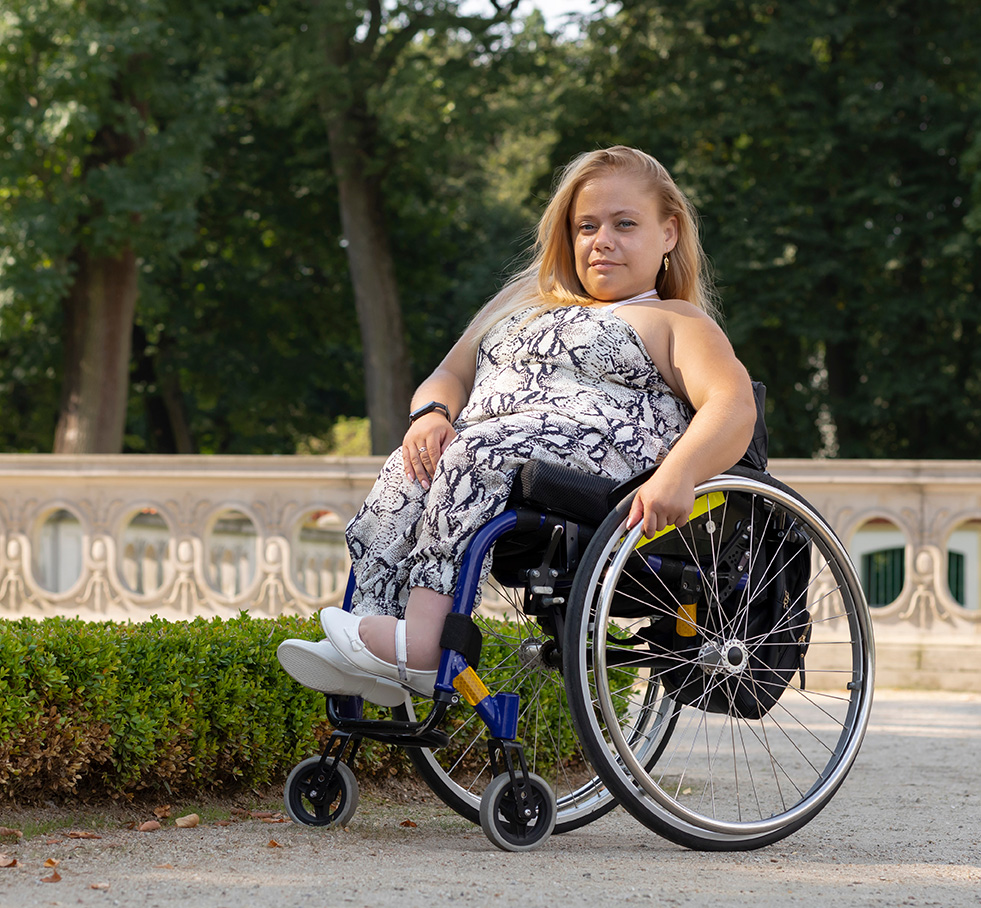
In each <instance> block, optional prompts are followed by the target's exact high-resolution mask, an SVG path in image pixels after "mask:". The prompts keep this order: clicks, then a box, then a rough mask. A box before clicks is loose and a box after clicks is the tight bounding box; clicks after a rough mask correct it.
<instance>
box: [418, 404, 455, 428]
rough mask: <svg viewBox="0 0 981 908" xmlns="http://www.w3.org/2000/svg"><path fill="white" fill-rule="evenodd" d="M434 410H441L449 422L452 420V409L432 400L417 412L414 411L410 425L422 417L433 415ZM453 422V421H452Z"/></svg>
mask: <svg viewBox="0 0 981 908" xmlns="http://www.w3.org/2000/svg"><path fill="white" fill-rule="evenodd" d="M434 410H439V412H440V413H442V414H443V415H444V416H445V417H446V418H447V419H448V420H449V419H450V408H449V407H448V406H446V404H441V403H440V402H439V401H438V400H431V401H429V403H428V404H423V405H422V406H421V407H419V408H418V409H416V410H413V411H412V412H411V413H410V414H409V424H410V425H411V424H412V423H414V422H415V421H416V420H417V419H418V418H419V417H420V416H425V415H426V414H427V413H432V412H433V411H434ZM450 421H451V422H452V420H450Z"/></svg>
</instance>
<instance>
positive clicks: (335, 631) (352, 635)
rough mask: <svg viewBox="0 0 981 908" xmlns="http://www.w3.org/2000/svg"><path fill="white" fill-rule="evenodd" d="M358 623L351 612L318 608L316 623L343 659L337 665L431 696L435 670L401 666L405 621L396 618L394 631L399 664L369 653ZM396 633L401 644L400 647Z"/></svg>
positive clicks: (359, 619) (358, 620)
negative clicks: (318, 622) (318, 619)
mask: <svg viewBox="0 0 981 908" xmlns="http://www.w3.org/2000/svg"><path fill="white" fill-rule="evenodd" d="M360 624H361V616H359V615H353V614H351V612H346V611H344V610H343V609H339V608H334V607H330V608H325V609H321V611H320V625H321V627H322V628H323V629H324V633H325V634H326V635H327V639H328V640H329V641H330V642H331V643H332V644H333V645H334V648H335V650H336V651H337V653H338V654H339V655H340V657H341V659H342V660H344V661H342V662H341V663H340V664H341V665H345V662H346V663H347V664H346V665H345V668H347V667H350V668H351V669H354V670H356V671H358V672H363V673H365V674H367V675H373V676H375V677H380V678H387V679H388V680H390V681H394V682H395V683H397V684H401V685H402V686H403V687H407V688H409V689H410V690H412V691H414V692H415V693H417V694H420V695H422V696H424V697H431V696H432V695H433V689H434V687H435V685H436V674H437V673H436V672H435V671H431V672H426V671H420V670H418V669H414V668H406V667H405V665H404V652H405V638H404V633H405V622H404V621H400V622H399V624H398V626H397V630H396V635H395V639H396V651H397V652H398V651H399V649H400V648H401V651H402V653H403V656H402V657H401V658H402V659H403V665H401V666H399V665H392V663H391V662H385V661H384V660H383V659H379V658H378V657H377V656H376V655H374V654H373V653H371V652H369V650H368V647H367V646H366V645H365V643H364V641H363V640H362V639H361V634H360V633H359V632H358V626H359V625H360ZM400 634H401V635H402V636H401V647H400Z"/></svg>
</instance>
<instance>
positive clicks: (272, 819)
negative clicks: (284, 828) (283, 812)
mask: <svg viewBox="0 0 981 908" xmlns="http://www.w3.org/2000/svg"><path fill="white" fill-rule="evenodd" d="M262 822H263V823H285V822H286V818H285V817H263V818H262Z"/></svg>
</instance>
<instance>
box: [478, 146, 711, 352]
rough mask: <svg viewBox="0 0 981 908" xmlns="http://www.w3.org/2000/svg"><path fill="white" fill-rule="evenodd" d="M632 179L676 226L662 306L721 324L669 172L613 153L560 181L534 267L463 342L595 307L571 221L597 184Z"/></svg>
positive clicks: (582, 159)
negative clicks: (503, 326) (681, 303)
mask: <svg viewBox="0 0 981 908" xmlns="http://www.w3.org/2000/svg"><path fill="white" fill-rule="evenodd" d="M623 172H629V173H633V174H636V175H637V176H639V177H641V178H643V179H645V180H647V182H648V186H649V188H650V191H651V193H652V194H653V195H654V196H655V198H656V201H657V206H658V212H659V214H660V216H661V218H662V219H664V220H667V219H668V218H670V217H674V218H676V219H677V222H678V239H677V243H676V244H675V247H674V249H673V250H672V251H671V253H670V267H669V268H668V269H667V271H665V269H664V268H663V267H662V268H661V270H660V271H659V273H658V275H657V279H656V282H655V287H656V288H657V292H658V295H659V296H660V297H661V299H682V300H687V301H688V302H689V303H692V304H693V305H694V306H697V307H698V308H699V309H701V310H702V311H703V312H706V313H707V314H708V315H710V316H712V317H713V318H715V319H718V317H719V313H718V309H717V307H716V305H715V293H714V290H713V288H712V283H711V279H710V276H709V268H708V260H707V258H706V256H705V253H704V252H703V250H702V244H701V241H700V239H699V236H698V214H697V212H696V211H695V208H694V206H693V205H692V204H691V202H689V201H688V198H687V197H686V196H685V194H684V193H683V192H682V191H681V190H680V189H679V188H678V186H677V184H676V183H675V182H674V180H673V179H672V178H671V175H670V174H669V173H668V171H667V169H666V168H665V167H664V166H663V165H662V164H661V163H660V162H659V161H657V160H656V159H655V158H653V157H651V156H650V155H649V154H646V153H645V152H643V151H638V150H637V149H636V148H628V147H627V146H624V145H615V146H613V147H612V148H604V149H601V150H599V151H589V152H586V153H584V154H581V155H579V156H578V157H577V158H575V159H574V160H573V161H571V162H570V163H569V164H568V165H566V167H565V168H563V170H562V171H561V172H560V173H559V176H558V180H557V181H556V187H555V190H554V191H553V193H552V197H551V199H550V201H549V203H548V205H547V206H546V208H545V212H544V213H543V214H542V217H541V220H540V221H539V222H538V232H537V236H536V239H535V245H534V247H533V251H534V256H533V258H532V261H531V263H530V264H529V265H528V266H527V267H525V268H523V269H522V270H521V271H519V272H518V273H517V274H516V275H514V277H512V278H511V279H510V280H509V281H508V282H507V283H506V284H505V285H504V287H503V288H502V289H501V291H500V292H499V293H497V295H496V296H494V297H493V298H492V299H491V300H490V302H488V303H487V305H485V306H484V307H483V308H482V309H481V310H480V311H479V312H478V313H477V315H476V316H474V319H473V321H471V323H470V325H469V326H468V327H467V330H466V331H465V332H464V338H466V339H467V340H468V341H470V343H471V344H473V345H474V346H476V345H477V344H479V343H480V341H481V339H482V338H483V337H484V335H485V334H487V332H488V331H490V330H491V328H493V327H494V326H495V325H497V324H498V323H499V322H502V321H504V320H505V319H507V318H510V317H511V316H512V315H515V314H516V313H518V312H521V311H522V310H525V309H529V310H531V311H530V312H529V320H530V319H532V318H534V317H535V316H537V315H539V314H540V313H542V312H544V311H546V310H548V309H555V308H558V307H560V306H583V305H589V304H590V303H592V302H594V300H593V298H592V297H590V296H589V295H588V294H587V293H586V291H585V289H584V288H583V286H582V283H581V282H580V280H579V276H578V275H577V274H576V262H575V256H574V252H573V241H572V233H571V228H570V225H569V216H570V212H571V210H572V206H573V203H574V201H575V197H576V193H578V192H579V190H580V188H581V187H582V185H583V184H584V183H585V182H586V181H587V180H590V179H592V178H594V177H597V176H601V175H605V174H609V173H623Z"/></svg>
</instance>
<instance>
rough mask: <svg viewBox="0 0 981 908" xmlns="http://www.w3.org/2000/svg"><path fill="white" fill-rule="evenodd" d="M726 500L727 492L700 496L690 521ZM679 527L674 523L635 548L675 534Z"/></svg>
mask: <svg viewBox="0 0 981 908" xmlns="http://www.w3.org/2000/svg"><path fill="white" fill-rule="evenodd" d="M725 500H726V496H725V492H709V493H708V495H699V497H698V498H696V499H695V507H693V508H692V511H691V513H690V514H689V515H688V519H689V520H694V519H695V518H696V517H701V516H702V514H707V513H708V512H709V511H711V510H712V508H717V507H719V506H720V505H722V504H724V503H725ZM676 529H677V527H676V526H675V525H674V524H673V523H672V524H670V525H669V526H666V527H665V528H664V529H663V530H658V531H657V532H656V533H655V534H654V535H653V536H651V537H647V536H641V537H640V541H639V542H638V543H637V545H636V546H635V548H638V549H640V548H643V547H644V546H645V545H647V544H648V543H649V542H653V541H654V540H655V539H660V538H661V537H662V536H665V535H667V534H668V533H673V532H674V531H675V530H676Z"/></svg>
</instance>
